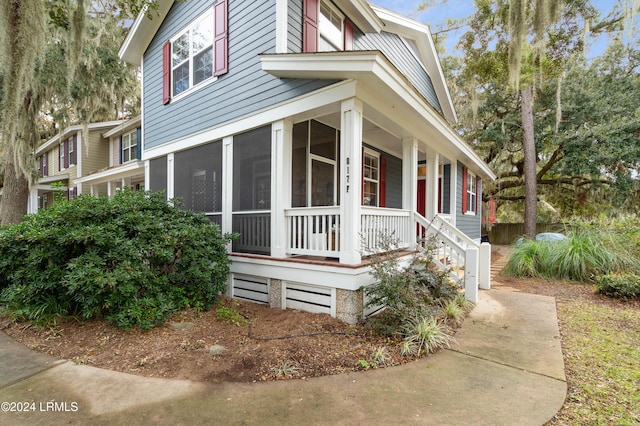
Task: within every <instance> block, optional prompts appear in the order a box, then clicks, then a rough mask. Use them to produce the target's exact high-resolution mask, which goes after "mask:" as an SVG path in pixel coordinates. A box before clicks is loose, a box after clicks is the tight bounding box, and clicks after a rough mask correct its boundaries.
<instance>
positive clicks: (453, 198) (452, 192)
mask: <svg viewBox="0 0 640 426" xmlns="http://www.w3.org/2000/svg"><path fill="white" fill-rule="evenodd" d="M450 181H451V184H450V187H449V208H450V211H449V214H450V215H451V219H450V223H451V224H452V225H453V226H456V218H457V217H458V162H457V161H452V162H451V176H450Z"/></svg>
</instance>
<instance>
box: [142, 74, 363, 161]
mask: <svg viewBox="0 0 640 426" xmlns="http://www.w3.org/2000/svg"><path fill="white" fill-rule="evenodd" d="M355 95H356V82H355V81H352V80H348V81H342V82H339V83H336V84H333V85H331V86H328V87H324V88H322V89H318V90H316V91H314V92H311V93H308V94H305V95H302V96H299V97H297V98H294V99H291V100H288V101H285V102H282V103H280V104H278V105H275V106H269V107H267V108H264V109H262V110H260V111H257V112H255V113H252V114H249V115H247V116H244V117H240V118H238V119H236V120H232V121H229V122H226V123H222V124H220V125H218V126H215V127H212V128H210V129H207V130H204V131H202V132H198V133H194V134H192V135H189V136H187V137H185V138H181V139H177V140H174V141H170V142H167V143H164V144H162V145H160V146H157V147H154V148H149V149H145V150H143V151H142V159H143V160H145V161H146V160H150V159H153V158H157V157H161V156H163V155H167V154H170V153H172V152H177V151H181V150H184V149H188V148H193V147H195V146H198V145H202V144H205V143H208V142H211V141H215V140H220V139H223V138H225V137H228V136H233V135H236V134H238V133H242V132H246V131H248V130H251V129H255V128H258V127H261V126H264V125H267V124H271V123H273V122H274V121H278V120H282V119H285V118H291V117H295V116H301V115H303V114H305V112H306V111H310V110H317V109H321V108H326V107H327V106H328V105H332V104H336V103H338V102H341V101H342V100H344V99H347V98H351V97H354V96H355ZM336 105H339V104H336ZM338 108H339V106H338ZM332 111H333V110H332V109H331V108H328V110H327V111H326V113H327V114H328V113H329V112H332ZM309 118H311V117H309ZM301 120H302V118H301Z"/></svg>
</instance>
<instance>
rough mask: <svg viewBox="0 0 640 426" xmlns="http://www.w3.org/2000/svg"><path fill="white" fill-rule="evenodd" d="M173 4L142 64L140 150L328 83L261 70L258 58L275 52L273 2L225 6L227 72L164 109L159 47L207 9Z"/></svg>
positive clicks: (208, 4) (198, 4)
mask: <svg viewBox="0 0 640 426" xmlns="http://www.w3.org/2000/svg"><path fill="white" fill-rule="evenodd" d="M211 5H212V2H204V3H201V2H195V1H187V2H176V3H174V5H173V7H172V8H171V11H170V12H169V14H168V15H167V17H166V19H165V21H164V22H163V24H162V25H161V28H160V30H159V31H158V33H157V34H156V36H155V37H154V40H153V41H152V42H151V44H150V46H149V49H148V51H147V52H146V54H145V60H144V80H143V81H144V94H145V100H144V102H145V103H144V106H145V108H144V114H145V116H144V120H145V121H144V122H145V128H144V141H145V149H146V148H153V147H156V146H159V145H162V144H165V143H167V142H170V141H174V140H179V139H180V138H184V137H186V136H188V135H190V134H193V133H197V132H200V131H203V130H206V129H209V128H212V127H215V126H217V125H220V124H222V123H225V122H227V121H230V120H233V119H236V118H238V117H241V116H244V115H247V114H251V113H253V112H256V111H259V110H262V109H265V108H268V107H269V106H271V105H274V104H277V103H279V102H282V101H285V100H288V99H291V98H294V97H296V96H299V95H302V94H305V93H308V92H311V91H313V90H316V89H318V88H321V87H324V86H328V85H330V84H332V83H333V82H332V81H326V80H316V81H310V80H301V79H296V80H287V79H284V80H280V79H278V78H275V77H272V76H271V75H269V74H267V73H265V72H263V71H262V70H261V65H260V59H259V56H258V55H259V54H261V53H273V52H274V49H275V1H274V0H271V1H265V2H253V1H232V2H229V72H228V73H227V74H225V75H222V76H220V77H219V78H218V80H217V81H215V82H213V83H210V84H208V85H206V86H204V87H202V88H201V89H199V90H196V91H194V92H192V93H189V94H187V95H185V96H184V97H182V98H179V99H178V100H176V101H172V102H171V103H169V104H168V105H163V104H162V45H163V43H164V42H165V41H166V40H168V39H170V38H171V37H173V36H175V34H177V33H178V32H179V31H180V30H182V29H183V28H184V27H186V26H187V25H188V24H189V23H190V22H191V21H193V20H194V19H195V18H197V17H198V16H200V15H201V14H202V13H204V11H206V10H207V9H208V8H209V7H211Z"/></svg>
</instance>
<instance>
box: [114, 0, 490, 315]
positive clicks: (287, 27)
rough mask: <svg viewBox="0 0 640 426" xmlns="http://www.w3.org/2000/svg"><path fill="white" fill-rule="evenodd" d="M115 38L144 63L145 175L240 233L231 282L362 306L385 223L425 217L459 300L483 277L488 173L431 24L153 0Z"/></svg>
mask: <svg viewBox="0 0 640 426" xmlns="http://www.w3.org/2000/svg"><path fill="white" fill-rule="evenodd" d="M120 54H121V57H122V58H123V59H125V60H127V61H129V62H131V63H133V64H137V65H140V66H141V70H142V82H143V90H142V93H143V113H142V139H143V140H144V148H143V150H142V159H143V161H144V162H145V172H146V175H145V177H146V179H145V183H146V188H147V189H150V190H152V191H157V190H164V191H166V194H167V197H168V198H179V199H181V200H182V205H183V207H184V208H188V209H192V210H197V211H202V212H204V213H205V214H206V215H207V216H208V217H209V218H210V219H211V220H212V221H213V222H215V223H217V224H219V225H220V226H221V228H222V230H223V231H224V232H236V233H238V234H239V235H240V236H239V238H238V239H236V240H234V241H233V243H232V245H231V248H230V256H231V257H232V260H233V263H232V266H231V269H232V274H231V278H230V283H229V294H230V295H232V296H234V297H239V298H243V299H248V300H253V301H257V302H262V303H268V304H270V305H271V306H274V307H281V308H298V309H305V310H310V311H313V312H326V313H329V314H332V315H334V316H337V317H340V318H342V319H344V320H346V321H350V322H352V321H355V320H356V319H357V318H358V317H359V316H361V315H363V314H365V313H366V312H364V310H363V306H364V304H365V300H364V296H363V291H362V288H363V287H365V286H367V285H369V284H371V283H372V277H371V276H370V274H369V267H368V266H367V262H368V259H367V255H368V253H369V251H379V250H380V235H381V234H387V235H391V236H393V237H394V238H396V239H397V240H398V243H399V245H400V246H401V247H402V248H406V249H408V250H409V251H411V250H413V249H415V248H416V241H418V243H419V242H420V241H419V240H420V239H421V238H422V237H423V236H424V235H426V234H427V233H435V234H437V235H438V238H439V241H440V242H441V250H440V252H439V253H438V254H439V256H438V261H440V262H441V263H442V266H443V267H449V266H456V267H457V268H456V270H457V271H463V273H464V274H463V275H464V276H461V277H459V278H461V279H462V281H463V282H464V284H465V288H466V289H467V297H468V298H470V299H471V300H474V301H475V300H477V288H478V283H480V284H481V285H483V286H488V285H489V283H488V280H489V273H488V272H489V269H488V267H489V258H490V248H489V247H488V246H486V247H483V246H480V244H479V241H480V218H481V215H480V203H479V200H481V199H482V193H481V190H482V182H483V181H484V180H487V179H489V180H490V179H493V178H494V177H495V176H494V174H493V173H492V172H491V170H490V169H489V168H488V166H487V165H486V164H484V163H483V162H482V161H481V160H480V158H479V157H478V155H477V154H475V152H474V151H473V149H472V148H471V147H470V146H469V145H467V144H466V143H465V142H464V141H463V140H462V139H461V138H460V137H459V135H458V134H457V133H456V132H455V130H454V129H453V128H452V126H451V125H452V124H453V123H455V122H456V115H455V111H454V109H453V104H452V101H451V98H450V96H449V92H448V89H447V85H446V82H445V80H444V75H443V73H442V69H441V67H440V62H439V60H438V57H437V54H436V50H435V46H434V44H433V41H432V39H431V35H430V33H429V30H428V28H427V27H426V26H424V25H422V24H420V23H418V22H415V21H413V20H411V19H408V18H406V17H403V16H401V15H398V14H396V13H395V12H392V11H389V10H386V9H382V8H379V7H376V6H372V5H370V4H369V3H367V2H365V1H362V0H334V1H329V0H326V1H325V0H289V1H286V0H271V1H265V2H249V1H245V0H189V1H187V2H182V1H175V2H173V1H162V0H160V1H159V4H158V16H154V17H153V19H148V17H147V16H146V15H145V14H141V15H140V16H139V17H138V18H137V19H136V21H135V22H134V24H133V26H132V28H131V30H130V33H129V35H128V37H127V39H126V40H125V42H124V44H123V46H122V48H121V50H120ZM487 249H488V254H487ZM479 253H480V254H479Z"/></svg>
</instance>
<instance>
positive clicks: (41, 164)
mask: <svg viewBox="0 0 640 426" xmlns="http://www.w3.org/2000/svg"><path fill="white" fill-rule="evenodd" d="M38 170H39V171H40V177H46V176H49V155H48V153H46V152H45V153H44V154H42V155H41V156H40V157H38Z"/></svg>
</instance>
